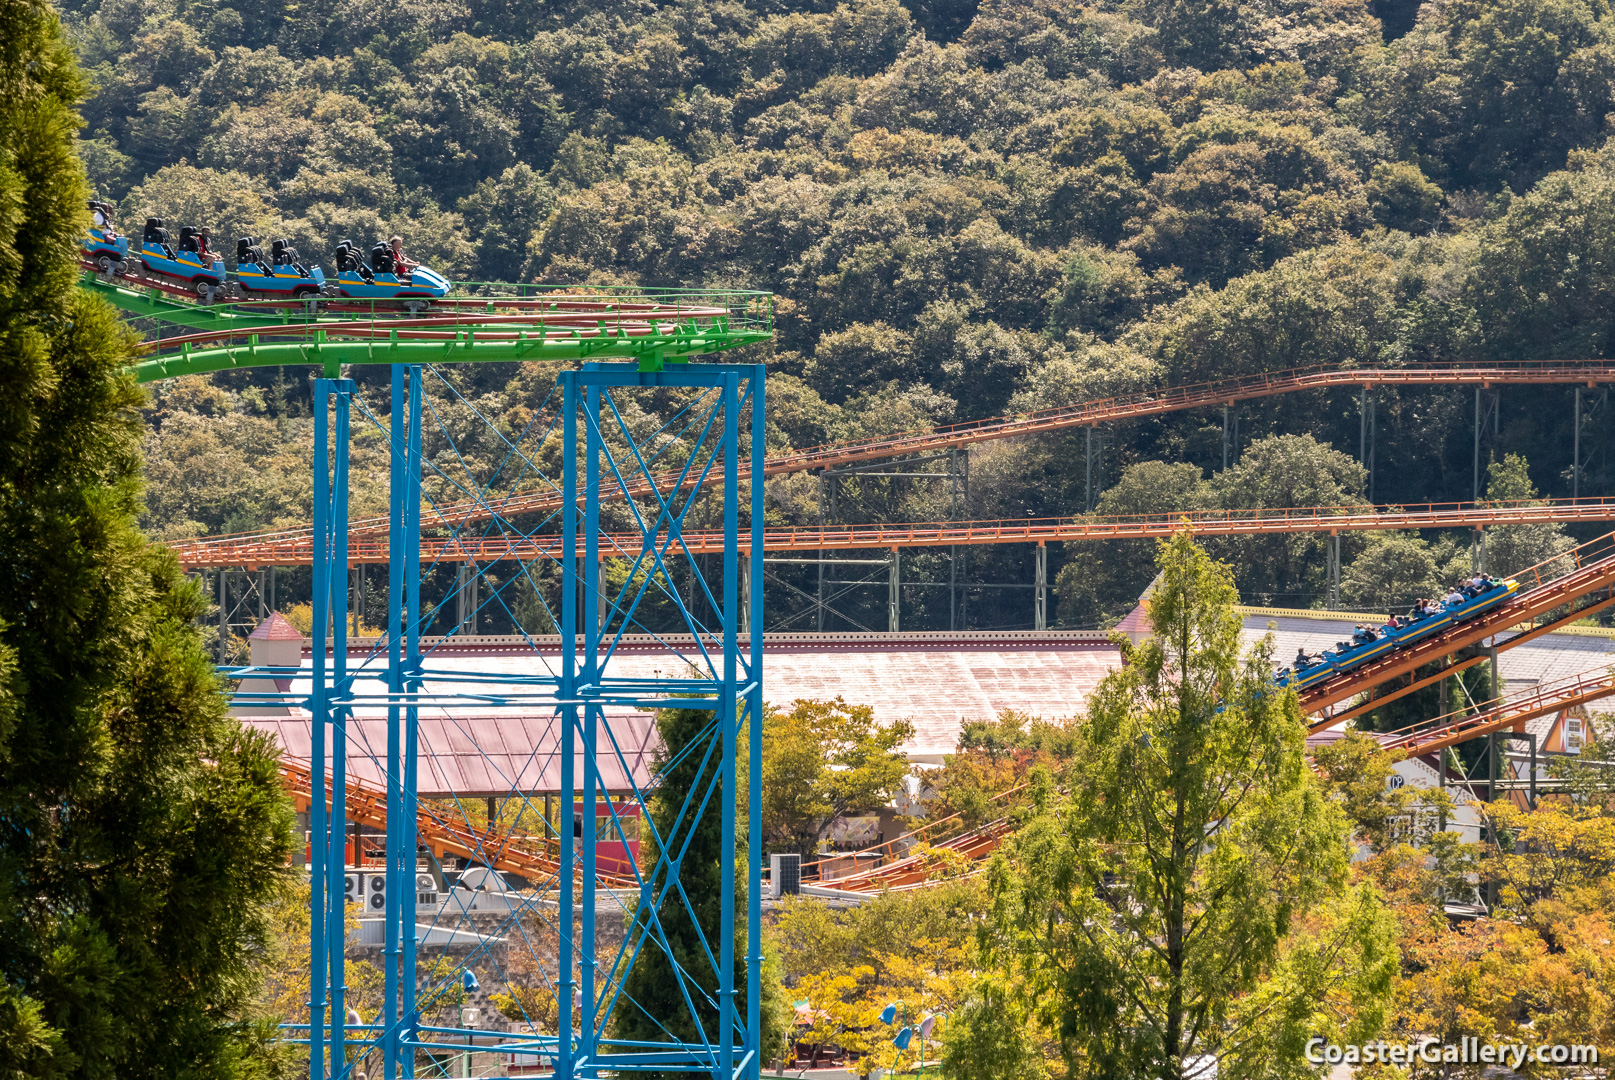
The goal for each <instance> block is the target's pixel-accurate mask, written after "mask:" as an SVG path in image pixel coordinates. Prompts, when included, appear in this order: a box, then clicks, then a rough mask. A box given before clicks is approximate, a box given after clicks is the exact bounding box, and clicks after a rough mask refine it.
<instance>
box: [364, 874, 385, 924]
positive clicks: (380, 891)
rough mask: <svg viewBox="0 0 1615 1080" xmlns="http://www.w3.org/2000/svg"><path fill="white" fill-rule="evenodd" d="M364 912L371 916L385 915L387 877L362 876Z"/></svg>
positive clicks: (380, 875)
mask: <svg viewBox="0 0 1615 1080" xmlns="http://www.w3.org/2000/svg"><path fill="white" fill-rule="evenodd" d="M364 897H365V910H367V911H369V912H370V914H372V915H385V914H387V875H386V874H366V875H365V876H364Z"/></svg>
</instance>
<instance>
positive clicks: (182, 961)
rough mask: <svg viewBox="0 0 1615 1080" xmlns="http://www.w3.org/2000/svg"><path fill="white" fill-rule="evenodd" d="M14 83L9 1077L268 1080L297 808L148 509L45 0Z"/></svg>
mask: <svg viewBox="0 0 1615 1080" xmlns="http://www.w3.org/2000/svg"><path fill="white" fill-rule="evenodd" d="M0 85H3V86H4V88H5V89H4V93H3V94H0V207H3V208H4V209H3V211H0V402H3V405H0V448H3V449H0V911H3V912H4V913H5V915H4V918H0V1074H4V1075H6V1076H31V1077H56V1076H63V1077H66V1076H72V1077H86V1078H111V1077H120V1078H141V1077H151V1078H156V1077H174V1076H182V1075H183V1076H210V1077H233V1076H240V1077H248V1076H265V1075H270V1074H272V1073H274V1072H275V1071H276V1066H277V1062H278V1058H277V1056H276V1055H275V1054H274V1053H272V1052H271V1051H270V1050H269V1049H268V1040H269V1039H270V1038H271V1037H273V1036H274V1035H275V1032H274V1029H273V1028H272V1027H270V1026H267V1025H266V1024H264V1023H263V1022H261V1020H260V1019H259V1018H255V1017H254V1016H253V1015H252V1013H251V1010H250V1003H251V1002H252V1000H253V998H254V995H255V992H256V987H257V982H256V977H257V972H256V971H255V967H256V962H257V959H258V957H259V955H260V953H261V950H262V948H263V946H264V944H265V935H266V933H267V931H268V927H267V923H266V915H265V904H266V902H267V901H268V900H269V899H270V898H271V897H272V896H274V895H275V893H276V891H277V890H278V889H279V888H280V887H281V886H282V885H283V884H284V874H285V873H286V865H287V857H288V854H289V852H290V847H291V837H290V826H291V808H290V806H289V804H288V803H287V801H286V799H285V797H284V795H283V794H282V792H281V788H280V778H279V773H278V770H277V768H276V755H275V751H274V750H273V748H272V747H271V745H270V744H269V743H268V741H267V740H266V739H265V738H264V737H261V736H255V735H251V734H248V733H245V732H243V731H242V730H241V728H240V727H239V726H238V725H237V724H236V722H235V721H234V720H232V719H230V718H229V717H228V716H227V715H226V713H225V699H224V695H223V694H222V693H221V692H220V691H221V686H220V683H219V681H218V680H217V678H216V677H215V676H214V674H213V670H212V666H211V664H210V662H209V661H208V659H207V657H206V655H205V654H204V653H203V651H202V647H201V642H200V639H199V636H198V634H197V632H196V630H195V629H194V628H193V626H192V620H193V619H195V618H196V617H197V616H199V615H200V614H201V613H202V612H203V610H204V601H203V599H202V597H201V596H200V595H199V594H198V592H197V590H196V588H195V587H194V586H193V585H192V584H191V583H189V582H187V581H186V580H185V578H183V577H182V576H181V575H180V573H179V569H178V567H177V566H176V565H175V562H174V559H173V557H172V556H171V555H170V554H168V553H167V552H166V551H164V550H163V549H161V548H155V547H151V546H149V545H148V544H147V542H146V541H145V540H144V538H143V537H142V536H141V535H140V533H139V532H138V531H137V529H136V527H135V517H136V514H137V512H138V510H139V503H140V496H141V485H140V479H139V469H138V465H139V446H140V444H139V438H140V435H139V425H138V417H137V415H136V413H135V409H136V406H137V405H138V404H139V402H140V395H139V392H138V390H137V389H136V387H135V386H134V384H133V383H132V382H131V381H130V380H129V378H128V377H127V376H125V375H122V374H120V371H119V369H120V368H121V367H123V366H124V365H125V364H127V363H128V362H129V360H130V358H131V357H132V356H133V346H134V340H133V338H132V337H130V336H129V335H128V334H127V332H126V331H124V330H123V328H122V327H121V326H120V325H119V323H118V320H117V318H116V316H115V314H114V313H113V312H112V311H111V309H110V308H108V307H106V306H105V305H104V304H102V303H101V302H100V301H98V300H93V299H90V298H88V297H86V296H85V295H83V294H81V293H80V292H79V291H78V290H77V289H76V288H75V287H74V277H75V272H74V270H73V263H72V253H73V248H74V244H75V239H76V236H77V234H78V233H79V231H80V230H81V229H82V228H84V226H85V224H86V220H85V219H86V217H87V215H86V213H85V210H84V199H85V197H86V191H85V184H84V179H83V174H82V170H81V169H80V167H79V164H78V162H77V160H76V159H75V157H74V154H73V133H74V131H75V130H76V129H77V128H78V126H79V118H78V117H77V115H76V114H75V112H74V108H75V105H76V104H77V102H78V100H79V97H80V94H81V91H82V84H81V82H80V77H79V75H78V73H77V71H76V69H75V67H74V65H73V57H72V54H71V52H70V51H69V50H68V48H67V46H66V44H65V42H64V41H63V39H62V35H61V32H60V27H59V26H58V24H57V20H56V16H55V15H54V13H53V12H52V11H51V10H50V8H49V7H48V6H46V5H44V4H41V3H29V2H25V0H13V2H8V3H5V4H3V5H0Z"/></svg>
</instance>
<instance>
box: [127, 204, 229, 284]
mask: <svg viewBox="0 0 1615 1080" xmlns="http://www.w3.org/2000/svg"><path fill="white" fill-rule="evenodd" d="M140 264H141V265H142V266H144V267H145V268H146V269H147V270H149V271H150V272H151V273H153V274H160V275H162V276H163V277H167V278H173V279H175V280H176V281H180V282H183V283H185V284H186V285H189V286H190V287H191V288H192V289H194V290H196V295H198V296H200V297H201V298H202V299H204V300H211V299H213V297H214V296H215V295H216V294H224V293H228V292H229V291H230V290H229V286H227V285H226V284H225V273H224V260H223V259H220V258H218V257H217V256H216V255H214V254H213V253H212V252H207V253H205V254H204V253H203V252H202V250H201V242H200V240H199V239H198V235H197V231H196V229H195V228H194V227H192V226H190V225H187V226H185V227H184V228H182V229H180V231H179V240H178V250H177V251H176V250H175V248H174V246H172V245H170V244H169V237H168V230H167V229H165V228H163V219H162V218H147V219H146V231H145V234H144V235H143V236H142V237H141V244H140Z"/></svg>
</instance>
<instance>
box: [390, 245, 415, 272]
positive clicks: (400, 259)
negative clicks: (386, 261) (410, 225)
mask: <svg viewBox="0 0 1615 1080" xmlns="http://www.w3.org/2000/svg"><path fill="white" fill-rule="evenodd" d="M387 243H388V246H390V247H391V248H392V249H393V263H394V264H395V265H397V267H398V273H399V275H400V276H402V275H404V274H409V273H413V272H414V270H415V268H416V267H417V266H419V265H420V263H418V262H416V261H415V260H414V259H411V258H410V257H409V256H408V255H405V254H404V238H403V237H402V236H395V237H393V238H392V239H391V240H389V241H387Z"/></svg>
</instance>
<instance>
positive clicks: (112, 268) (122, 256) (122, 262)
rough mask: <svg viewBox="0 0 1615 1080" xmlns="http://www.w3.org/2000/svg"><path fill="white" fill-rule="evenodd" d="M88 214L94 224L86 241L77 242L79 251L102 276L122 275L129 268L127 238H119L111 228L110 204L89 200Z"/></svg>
mask: <svg viewBox="0 0 1615 1080" xmlns="http://www.w3.org/2000/svg"><path fill="white" fill-rule="evenodd" d="M90 212H91V213H92V214H93V215H94V219H95V224H94V225H92V226H91V227H90V235H89V237H88V239H85V240H82V241H80V242H79V250H80V251H81V252H83V253H84V257H85V258H86V259H88V260H90V261H91V262H93V263H94V264H95V267H96V269H97V270H99V271H101V272H102V273H103V274H121V273H123V272H124V270H126V269H128V266H129V238H128V237H127V236H119V235H118V232H117V230H116V229H114V228H113V227H112V206H111V204H110V203H104V202H97V201H96V200H94V199H91V200H90Z"/></svg>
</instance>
